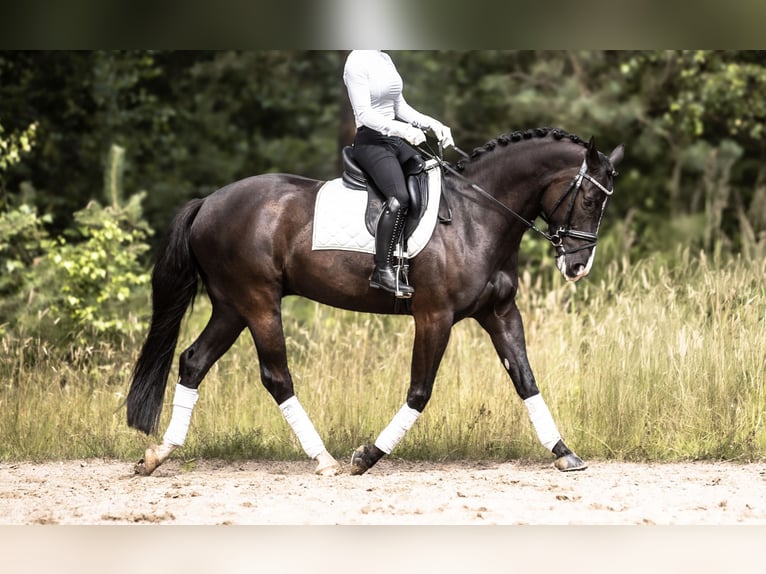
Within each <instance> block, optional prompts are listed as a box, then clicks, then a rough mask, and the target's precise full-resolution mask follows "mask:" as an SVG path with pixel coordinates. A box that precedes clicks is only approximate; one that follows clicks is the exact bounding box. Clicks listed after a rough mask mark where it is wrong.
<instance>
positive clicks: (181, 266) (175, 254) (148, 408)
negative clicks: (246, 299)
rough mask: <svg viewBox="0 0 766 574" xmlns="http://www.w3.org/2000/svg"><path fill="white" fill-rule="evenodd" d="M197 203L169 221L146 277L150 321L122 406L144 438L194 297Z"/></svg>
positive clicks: (155, 420)
mask: <svg viewBox="0 0 766 574" xmlns="http://www.w3.org/2000/svg"><path fill="white" fill-rule="evenodd" d="M203 201H204V199H194V200H192V201H190V202H189V203H187V204H186V206H184V207H183V209H181V211H180V212H179V213H178V214H177V215H176V216H175V218H174V219H173V223H172V224H171V226H170V233H169V234H168V238H167V240H166V244H165V246H164V248H163V249H162V250H161V252H160V255H159V257H158V259H157V262H156V264H155V266H154V271H153V273H152V322H151V325H150V327H149V334H148V335H147V336H146V341H144V346H143V347H142V349H141V354H140V355H139V357H138V361H137V362H136V366H135V368H134V369H133V381H132V383H131V384H130V390H129V391H128V398H127V401H126V402H127V410H128V426H130V427H133V428H136V429H138V430H140V431H143V432H145V433H146V434H149V433H152V432H155V431H156V430H157V426H158V424H159V420H160V414H161V413H162V403H163V399H164V397H165V387H166V386H167V381H168V374H169V373H170V367H171V365H172V363H173V356H174V352H175V348H176V343H177V342H178V332H179V330H180V328H181V320H182V319H183V317H184V315H185V314H186V309H187V308H188V307H189V306H190V305H191V304H192V303H193V302H194V297H195V295H196V293H197V277H198V271H197V262H196V260H195V259H194V255H193V254H192V252H191V247H190V245H189V237H190V235H191V225H192V222H193V221H194V218H195V217H196V216H197V213H198V212H199V210H200V207H202V203H203Z"/></svg>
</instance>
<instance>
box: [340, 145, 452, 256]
mask: <svg viewBox="0 0 766 574" xmlns="http://www.w3.org/2000/svg"><path fill="white" fill-rule="evenodd" d="M341 156H342V158H343V175H342V180H343V185H345V186H346V187H348V188H350V189H358V190H360V191H366V192H367V208H366V210H365V214H364V223H365V225H366V226H367V231H369V232H370V235H372V236H374V235H375V232H376V230H377V229H376V228H377V223H378V218H379V217H380V214H381V212H382V211H383V208H384V207H385V203H386V197H385V196H384V195H383V194H382V193H381V192H380V190H379V189H378V188H377V186H376V185H375V184H374V183H373V181H372V180H371V179H370V178H368V177H367V174H366V173H365V172H364V170H363V169H362V168H361V167H360V165H359V164H358V163H356V160H355V159H354V148H353V147H351V146H345V147H344V148H343V149H342V150H341ZM402 170H403V171H404V179H405V181H406V182H407V192H408V194H409V197H410V208H409V210H408V211H407V220H406V222H405V224H404V232H403V233H402V237H403V238H404V240H405V241H406V240H407V238H409V236H410V235H412V232H413V231H415V228H417V226H418V223H419V222H420V219H421V218H422V217H423V215H424V214H425V212H426V207H427V206H428V200H429V189H428V173H427V170H426V164H425V162H424V161H423V160H422V158H420V157H419V156H418V157H417V158H413V159H412V160H410V161H409V162H407V163H406V164H404V165H403V166H402ZM451 220H452V214H451V212H450V210H449V207H447V206H446V205H444V204H440V205H439V221H440V222H441V223H449V222H450V221H451Z"/></svg>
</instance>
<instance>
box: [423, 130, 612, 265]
mask: <svg viewBox="0 0 766 574" xmlns="http://www.w3.org/2000/svg"><path fill="white" fill-rule="evenodd" d="M423 145H425V146H426V148H427V150H425V149H423V147H422V146H421V148H420V149H421V151H422V152H423V153H425V155H426V156H428V157H429V159H433V160H435V161H436V162H437V163H438V164H439V166H441V168H442V169H445V170H447V171H448V172H450V173H451V174H452V175H454V176H456V177H457V178H458V179H460V180H462V181H463V182H465V183H467V184H468V185H469V186H470V187H471V188H472V189H473V190H474V191H476V192H477V193H479V194H481V195H482V196H484V197H485V198H486V199H488V200H490V201H491V202H492V203H494V204H496V205H497V206H499V207H500V208H502V209H503V210H504V211H505V212H507V213H509V214H510V215H512V216H513V217H515V218H516V219H517V220H519V221H521V222H522V223H523V224H524V225H526V226H527V227H528V228H529V229H531V230H532V231H535V232H536V233H538V234H539V235H541V236H542V237H544V238H545V239H546V240H547V241H548V242H550V244H551V245H552V246H553V247H554V248H555V249H556V250H557V251H558V253H559V255H567V254H569V253H576V252H577V251H582V250H583V249H589V248H591V247H595V246H596V243H597V241H598V236H597V235H596V234H595V233H590V232H587V231H577V230H576V229H570V228H569V220H570V218H571V217H572V210H573V209H574V203H575V199H576V197H577V193H578V192H579V191H580V188H581V187H582V182H583V180H584V179H587V180H588V181H590V182H591V183H593V184H594V185H595V186H596V187H598V188H599V189H600V190H601V191H603V192H604V193H605V194H606V195H607V196H611V195H612V194H613V193H614V190H613V189H612V190H608V189H607V188H606V187H604V186H603V185H601V183H599V182H598V181H596V180H595V178H593V176H591V175H590V174H589V173H588V172H587V170H588V166H587V160H585V159H583V162H582V165H581V166H580V170H579V171H578V172H577V175H576V176H575V177H574V178H573V179H572V183H570V184H569V187H568V188H567V190H566V191H565V192H564V193H563V194H562V195H561V197H560V198H559V200H558V201H557V202H556V205H555V206H554V207H553V209H552V210H551V213H550V215H547V216H546V215H545V213H541V217H542V218H543V220H544V221H546V222H547V221H548V219H549V218H550V216H552V215H553V214H554V213H555V212H556V210H557V209H558V208H559V207H560V206H561V204H562V203H563V201H564V199H565V198H566V197H567V196H568V195H569V194H572V198H571V199H570V201H569V207H568V210H567V223H566V224H565V225H564V226H561V227H559V229H558V230H557V231H556V232H555V233H548V232H547V231H544V230H542V229H540V228H539V227H537V226H536V225H535V223H534V222H533V221H530V220H529V219H527V218H526V217H524V216H523V215H521V214H519V213H516V212H515V211H514V210H513V209H511V208H510V207H508V206H507V205H505V204H504V203H503V202H501V201H500V200H498V199H497V198H496V197H494V196H493V195H492V194H490V193H489V192H488V191H486V190H485V189H483V188H482V187H481V186H479V185H477V184H476V183H474V182H472V181H471V180H470V179H468V178H467V177H465V176H464V175H463V174H462V173H460V172H459V171H457V170H455V169H454V168H452V166H450V165H449V164H448V163H447V162H445V161H444V160H443V159H442V145H441V143H439V153H438V154H436V153H435V152H434V151H433V149H432V148H431V146H430V145H429V144H428V143H427V142H426V143H425V144H423ZM452 149H454V150H455V151H456V152H457V153H458V154H460V155H461V156H463V158H464V159H470V156H469V155H468V154H467V153H465V152H464V151H463V150H461V149H460V148H459V147H457V146H456V145H454V144H453V146H452ZM602 214H603V208H602ZM564 237H571V238H572V239H580V240H583V241H590V243H586V244H585V245H580V246H579V247H575V248H574V249H570V250H568V251H567V250H566V249H564V248H563V241H564Z"/></svg>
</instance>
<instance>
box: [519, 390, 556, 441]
mask: <svg viewBox="0 0 766 574" xmlns="http://www.w3.org/2000/svg"><path fill="white" fill-rule="evenodd" d="M524 404H525V405H526V406H527V411H528V412H529V420H530V421H532V426H534V427H535V431H537V438H539V439H540V442H541V443H542V444H543V446H544V447H545V448H547V449H548V450H550V451H552V450H553V447H554V446H556V443H557V442H559V440H561V435H560V434H559V430H558V429H557V428H556V423H555V422H553V417H552V416H551V411H550V410H548V405H546V404H545V401H544V400H543V396H542V395H541V394H539V393H538V394H536V395H534V396H532V397H529V398H528V399H525V400H524Z"/></svg>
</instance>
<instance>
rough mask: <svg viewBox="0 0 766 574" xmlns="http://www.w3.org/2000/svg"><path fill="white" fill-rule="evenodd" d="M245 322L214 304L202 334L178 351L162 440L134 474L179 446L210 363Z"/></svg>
mask: <svg viewBox="0 0 766 574" xmlns="http://www.w3.org/2000/svg"><path fill="white" fill-rule="evenodd" d="M244 328H245V322H244V320H243V319H242V317H241V316H239V315H238V314H237V313H236V312H235V311H234V310H232V309H231V308H229V307H226V306H223V305H220V304H218V305H216V304H215V303H214V304H213V314H212V316H211V317H210V321H208V324H207V326H206V327H205V329H204V330H203V331H202V334H201V335H200V336H199V337H198V338H197V340H196V341H194V343H192V345H191V346H190V347H188V348H187V349H186V350H185V351H184V352H183V353H181V357H180V361H179V373H178V383H177V384H176V388H175V396H174V398H173V413H172V416H171V418H170V423H169V424H168V428H167V430H166V432H165V434H164V435H163V438H162V443H160V444H159V445H150V446H149V447H148V448H147V449H146V452H145V453H144V458H143V459H142V460H140V461H139V462H138V464H137V465H136V469H135V472H136V474H141V475H144V476H147V475H149V474H151V473H152V472H154V470H155V469H156V468H157V467H158V466H159V465H161V464H162V463H163V462H165V460H167V458H168V457H169V456H170V454H171V453H172V452H173V451H174V450H175V449H177V448H178V447H180V446H182V445H183V444H184V442H185V440H186V434H187V432H188V430H189V423H190V421H191V415H192V411H193V410H194V405H195V404H196V402H197V397H198V392H197V389H198V387H199V385H200V383H201V382H202V379H203V378H204V377H205V375H206V374H207V372H208V370H209V369H210V367H211V366H213V364H214V363H215V362H216V361H217V360H218V359H219V358H220V357H221V356H222V355H223V354H224V353H225V352H226V351H228V350H229V348H230V347H231V346H232V345H233V344H234V341H236V340H237V337H238V336H239V334H240V333H241V332H242V330H243V329H244Z"/></svg>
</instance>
